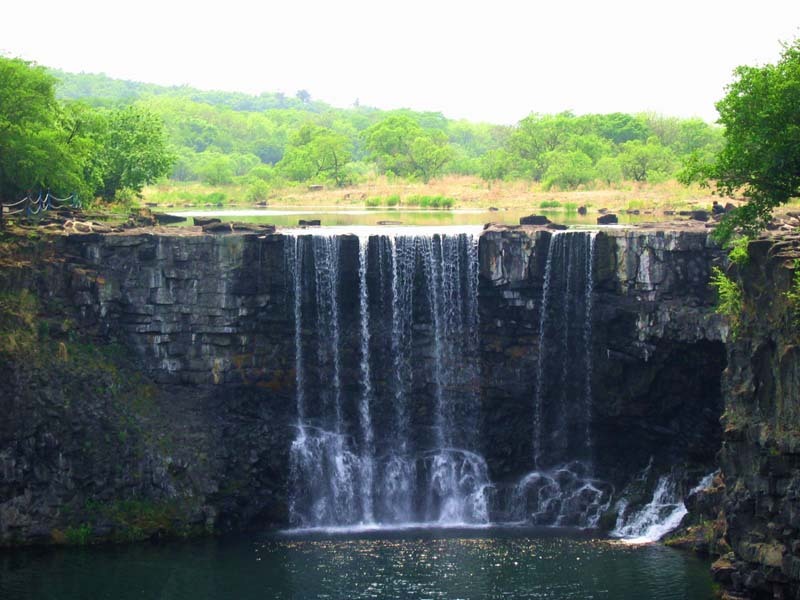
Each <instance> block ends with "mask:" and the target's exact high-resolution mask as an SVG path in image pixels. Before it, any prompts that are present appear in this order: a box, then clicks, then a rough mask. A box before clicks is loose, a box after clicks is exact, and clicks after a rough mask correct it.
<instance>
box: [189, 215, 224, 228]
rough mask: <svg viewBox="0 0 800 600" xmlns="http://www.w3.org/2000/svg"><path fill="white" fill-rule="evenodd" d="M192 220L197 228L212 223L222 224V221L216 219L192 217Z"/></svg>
mask: <svg viewBox="0 0 800 600" xmlns="http://www.w3.org/2000/svg"><path fill="white" fill-rule="evenodd" d="M193 220H194V224H195V225H196V226H197V227H203V226H205V225H212V224H214V223H222V219H217V218H216V217H193Z"/></svg>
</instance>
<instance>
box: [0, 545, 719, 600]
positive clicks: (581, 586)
mask: <svg viewBox="0 0 800 600" xmlns="http://www.w3.org/2000/svg"><path fill="white" fill-rule="evenodd" d="M54 597H57V598H60V599H64V600H72V599H78V598H98V599H99V598H109V599H111V598H113V599H115V600H116V599H119V600H126V599H129V598H161V599H165V600H171V599H175V600H183V599H186V600H188V599H192V600H198V599H212V598H214V599H216V598H237V599H243V600H247V599H267V598H276V599H295V598H296V599H306V598H309V599H321V598H331V599H343V598H352V599H361V598H364V599H366V598H381V599H390V598H432V599H434V598H436V599H456V598H470V599H471V598H487V599H495V598H498V599H501V598H548V599H560V598H564V599H570V598H609V599H615V600H616V599H621V600H625V599H628V598H630V599H634V598H636V599H637V600H638V599H641V598H649V599H653V600H662V599H663V600H667V599H679V598H691V599H692V600H695V599H697V600H702V599H703V598H710V597H711V582H710V578H709V575H708V564H707V563H705V562H703V561H701V560H698V559H696V558H695V557H692V556H689V555H686V554H683V553H680V552H677V551H674V550H672V549H670V548H665V547H662V546H656V545H651V546H643V547H631V546H626V545H623V544H620V543H615V542H613V541H608V540H596V539H588V538H586V537H584V536H580V537H572V538H570V537H555V534H554V533H553V532H550V533H547V532H545V533H535V534H531V535H528V534H520V533H519V532H517V533H513V532H508V531H492V532H486V531H483V532H481V531H475V530H471V531H462V532H458V531H450V532H442V531H438V532H431V531H428V532H425V531H418V532H396V533H395V534H391V533H388V532H385V533H382V534H380V535H378V534H375V536H373V537H368V538H364V537H347V536H338V537H311V536H308V535H306V536H303V537H298V538H291V537H286V536H285V535H280V536H269V537H261V538H252V537H251V538H235V539H223V540H205V541H199V542H191V543H176V544H164V545H147V544H145V545H136V546H130V547H127V548H113V547H109V548H84V549H70V550H56V551H53V550H48V551H41V550H24V551H16V552H14V553H13V554H0V598H3V599H4V600H16V599H18V598H26V599H31V600H37V599H43V598H54Z"/></svg>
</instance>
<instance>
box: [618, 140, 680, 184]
mask: <svg viewBox="0 0 800 600" xmlns="http://www.w3.org/2000/svg"><path fill="white" fill-rule="evenodd" d="M619 164H620V167H621V168H622V174H623V176H624V177H625V178H626V179H632V180H634V181H662V180H664V179H666V178H667V177H669V176H670V175H672V173H673V171H674V169H675V159H674V156H673V154H672V152H671V151H670V149H669V148H665V147H664V146H662V145H661V143H660V142H659V141H658V138H656V137H655V136H653V137H650V138H649V139H648V140H647V142H646V143H643V142H642V141H640V140H631V141H630V142H625V143H624V144H622V151H621V152H620V154H619Z"/></svg>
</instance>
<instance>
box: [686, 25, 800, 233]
mask: <svg viewBox="0 0 800 600" xmlns="http://www.w3.org/2000/svg"><path fill="white" fill-rule="evenodd" d="M734 73H735V79H734V81H733V83H731V84H730V85H729V86H728V88H727V93H726V95H725V97H724V98H723V99H722V100H720V101H719V102H718V103H717V111H718V112H719V115H720V119H719V122H720V123H722V124H723V125H724V126H725V133H724V142H725V145H724V148H723V149H722V151H721V152H720V154H719V156H718V157H717V159H716V161H714V162H713V163H711V164H708V163H702V161H699V160H698V161H697V162H699V163H700V165H699V166H696V168H695V169H694V173H693V175H694V176H695V177H705V178H706V179H711V180H715V181H716V186H717V190H718V191H719V192H720V193H721V194H724V195H728V196H734V195H735V194H737V193H743V194H744V196H745V197H746V198H747V203H746V204H745V205H743V206H740V207H739V208H737V209H736V210H734V211H733V212H731V213H728V214H727V215H726V216H725V218H724V219H723V221H722V223H721V224H720V226H719V227H718V228H717V230H716V232H715V234H716V237H717V239H719V240H721V241H724V240H725V239H728V238H729V237H730V236H731V235H732V234H733V233H734V232H735V231H741V232H743V233H745V234H746V235H749V236H752V235H755V234H756V233H757V232H758V231H760V230H761V229H762V228H763V227H765V226H766V224H767V223H769V221H770V219H771V218H772V211H773V210H774V209H775V207H777V206H780V205H781V204H784V203H786V202H788V201H789V199H790V198H793V197H796V196H798V194H800V110H798V106H800V39H798V40H795V42H794V43H793V44H792V45H790V46H786V47H784V51H783V54H782V56H781V59H780V60H779V61H778V62H777V63H776V64H768V65H764V66H763V67H749V66H741V67H738V68H737V69H736V70H735V72H734Z"/></svg>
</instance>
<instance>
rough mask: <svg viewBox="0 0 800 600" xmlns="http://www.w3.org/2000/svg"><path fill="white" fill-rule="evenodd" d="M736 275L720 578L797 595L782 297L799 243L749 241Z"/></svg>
mask: <svg viewBox="0 0 800 600" xmlns="http://www.w3.org/2000/svg"><path fill="white" fill-rule="evenodd" d="M749 254H750V260H749V262H748V264H747V265H746V266H744V267H741V268H740V270H739V272H738V273H735V272H734V273H733V276H734V277H735V278H736V280H737V281H739V283H740V285H741V286H742V290H743V299H744V307H745V310H744V313H743V317H742V323H741V326H740V330H739V332H738V335H737V336H736V338H735V339H734V340H732V341H731V343H730V344H729V345H728V367H727V369H726V370H725V374H724V376H723V379H722V382H723V388H724V393H725V399H726V406H725V415H724V419H723V424H724V443H723V446H722V451H721V453H720V462H721V468H722V474H723V476H724V479H725V498H724V502H723V508H724V512H725V517H726V521H727V538H728V542H729V543H730V545H731V547H732V548H733V553H732V554H730V555H728V556H726V557H723V559H721V560H720V561H718V564H717V565H715V566H716V567H717V568H715V570H714V571H715V574H716V576H717V578H718V580H719V581H721V582H722V583H723V584H724V585H726V587H728V588H729V589H731V590H733V591H734V592H736V593H743V594H746V595H747V596H748V597H752V598H797V597H799V596H800V542H798V540H799V539H800V517H799V516H798V515H800V404H798V400H799V399H800V350H798V347H799V346H798V328H797V324H796V322H794V321H793V318H794V316H795V315H796V312H795V307H792V306H791V305H790V303H789V302H788V300H787V298H786V297H785V295H784V293H785V292H786V291H787V290H789V288H790V286H791V281H792V273H793V264H794V260H795V259H796V258H797V257H800V242H798V240H797V239H795V240H790V241H778V242H776V241H773V240H759V241H755V242H751V243H750V248H749Z"/></svg>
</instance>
